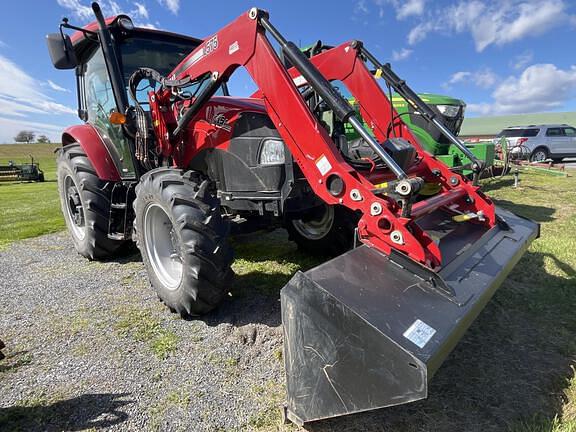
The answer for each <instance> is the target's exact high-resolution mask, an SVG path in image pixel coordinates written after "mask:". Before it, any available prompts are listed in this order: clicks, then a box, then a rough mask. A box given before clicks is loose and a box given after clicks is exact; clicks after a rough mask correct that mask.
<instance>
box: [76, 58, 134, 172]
mask: <svg viewBox="0 0 576 432" xmlns="http://www.w3.org/2000/svg"><path fill="white" fill-rule="evenodd" d="M84 88H85V91H84V94H85V104H86V106H85V109H86V112H87V115H88V120H87V121H88V123H90V124H91V125H93V126H94V127H95V128H96V130H97V131H98V132H99V133H100V136H101V137H102V139H103V140H104V142H105V143H106V146H107V147H108V148H109V149H116V156H117V158H115V159H116V160H117V162H119V163H120V166H119V168H120V170H121V175H122V177H131V176H133V175H134V166H133V164H132V157H131V155H130V147H129V144H128V141H127V140H126V137H125V136H124V133H123V131H122V127H121V126H120V125H114V124H111V123H110V120H109V117H110V113H111V112H112V111H114V110H115V109H116V100H115V99H114V93H113V92H112V83H111V82H110V77H109V75H108V70H107V69H106V63H105V61H104V56H103V55H102V51H101V49H100V48H98V49H97V50H96V51H95V52H94V54H93V55H92V57H90V59H89V60H88V61H87V62H86V71H85V74H84Z"/></svg>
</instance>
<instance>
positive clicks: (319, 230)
mask: <svg viewBox="0 0 576 432" xmlns="http://www.w3.org/2000/svg"><path fill="white" fill-rule="evenodd" d="M323 209H324V211H323V212H322V214H320V215H319V216H318V217H315V218H314V219H307V220H303V219H293V220H292V225H293V226H294V228H295V229H296V231H298V233H300V235H302V236H303V237H305V238H307V239H309V240H320V239H322V238H323V237H325V236H326V234H328V233H329V232H330V230H331V229H332V225H333V224H334V207H332V206H328V205H326V204H324V205H323Z"/></svg>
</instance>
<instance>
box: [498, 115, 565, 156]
mask: <svg viewBox="0 0 576 432" xmlns="http://www.w3.org/2000/svg"><path fill="white" fill-rule="evenodd" d="M502 137H505V138H506V141H507V142H508V149H510V150H511V151H512V152H515V153H516V152H522V153H525V154H526V156H529V158H530V161H532V162H538V161H544V160H547V159H552V160H554V161H556V162H559V161H561V160H562V159H563V158H567V157H576V128H574V127H572V126H568V125H566V124H550V125H530V126H514V127H508V128H506V129H504V130H502V132H500V133H499V134H498V135H496V138H495V139H494V144H496V145H498V144H499V143H500V140H501V139H502Z"/></svg>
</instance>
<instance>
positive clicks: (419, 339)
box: [402, 319, 436, 348]
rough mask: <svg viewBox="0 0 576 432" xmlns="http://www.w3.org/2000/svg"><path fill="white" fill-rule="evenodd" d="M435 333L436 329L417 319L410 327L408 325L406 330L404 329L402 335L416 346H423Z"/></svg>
mask: <svg viewBox="0 0 576 432" xmlns="http://www.w3.org/2000/svg"><path fill="white" fill-rule="evenodd" d="M435 333H436V330H434V329H433V328H432V327H430V326H429V325H428V324H426V323H425V322H423V321H420V320H419V319H417V320H416V321H414V322H413V323H412V325H411V326H410V327H408V330H406V331H405V332H404V333H403V334H402V336H404V337H405V338H406V339H408V340H409V341H410V342H412V343H413V344H414V345H416V346H417V347H418V348H424V347H425V346H426V344H427V343H428V341H430V339H431V338H432V336H434V334H435Z"/></svg>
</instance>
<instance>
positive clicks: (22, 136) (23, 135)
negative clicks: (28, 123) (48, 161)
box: [14, 130, 50, 144]
mask: <svg viewBox="0 0 576 432" xmlns="http://www.w3.org/2000/svg"><path fill="white" fill-rule="evenodd" d="M34 138H36V133H35V132H33V131H27V130H23V131H20V132H18V134H17V135H16V136H15V137H14V142H17V143H26V144H30V143H33V142H34ZM36 142H37V143H38V144H47V143H49V142H50V138H48V137H47V136H46V135H38V138H36Z"/></svg>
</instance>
